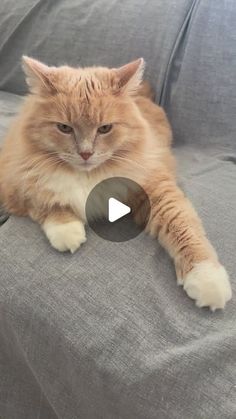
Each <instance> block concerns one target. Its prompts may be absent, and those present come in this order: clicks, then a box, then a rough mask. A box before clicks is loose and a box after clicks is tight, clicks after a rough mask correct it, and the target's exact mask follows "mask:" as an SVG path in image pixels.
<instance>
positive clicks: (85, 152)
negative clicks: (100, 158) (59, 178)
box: [79, 151, 93, 160]
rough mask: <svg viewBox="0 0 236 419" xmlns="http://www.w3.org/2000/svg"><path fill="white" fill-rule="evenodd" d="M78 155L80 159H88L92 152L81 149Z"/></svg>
mask: <svg viewBox="0 0 236 419" xmlns="http://www.w3.org/2000/svg"><path fill="white" fill-rule="evenodd" d="M79 155H80V156H81V157H82V159H84V160H88V159H89V157H91V156H92V155H93V153H91V152H90V151H83V152H81V153H79Z"/></svg>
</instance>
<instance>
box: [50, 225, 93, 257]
mask: <svg viewBox="0 0 236 419" xmlns="http://www.w3.org/2000/svg"><path fill="white" fill-rule="evenodd" d="M43 229H44V231H45V233H46V236H47V238H48V240H49V241H50V243H51V245H52V247H54V248H55V249H57V250H59V252H66V251H68V250H69V251H70V252H71V253H74V252H75V251H76V250H77V249H78V248H79V247H80V245H81V244H82V243H84V242H85V241H86V234H85V229H84V225H83V223H81V222H80V221H71V222H69V223H65V224H56V223H52V222H48V223H45V224H44V226H43Z"/></svg>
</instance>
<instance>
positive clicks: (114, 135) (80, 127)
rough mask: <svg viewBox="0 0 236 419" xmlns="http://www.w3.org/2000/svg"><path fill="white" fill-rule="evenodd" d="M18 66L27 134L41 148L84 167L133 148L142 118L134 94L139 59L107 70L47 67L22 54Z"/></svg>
mask: <svg viewBox="0 0 236 419" xmlns="http://www.w3.org/2000/svg"><path fill="white" fill-rule="evenodd" d="M23 68H24V71H25V74H26V81H27V83H28V85H29V88H30V92H31V95H30V99H29V104H30V106H29V108H30V109H29V110H28V119H27V121H26V125H25V126H26V129H27V134H28V135H27V137H28V138H29V139H30V141H32V142H33V143H34V145H35V146H36V147H38V148H39V149H40V150H43V151H44V152H46V153H48V155H50V156H59V158H60V159H61V160H62V161H66V162H67V163H69V164H70V165H71V166H73V167H75V168H77V169H78V170H88V171H89V170H92V169H94V168H96V167H98V166H101V165H103V164H109V163H111V162H119V161H120V160H121V159H125V158H127V156H128V154H129V153H130V152H132V150H134V149H135V148H136V147H138V142H139V141H141V137H142V117H141V115H140V112H139V110H138V107H137V106H136V104H135V101H134V96H135V95H136V94H137V91H138V89H139V86H140V83H141V81H142V75H143V70H144V60H143V59H142V58H141V59H138V60H136V61H133V62H131V63H129V64H127V65H124V66H123V67H120V68H117V69H108V68H103V67H91V68H71V67H68V66H62V67H48V66H47V65H45V64H43V63H41V62H39V61H37V60H34V59H32V58H29V57H23ZM119 159H120V160H119Z"/></svg>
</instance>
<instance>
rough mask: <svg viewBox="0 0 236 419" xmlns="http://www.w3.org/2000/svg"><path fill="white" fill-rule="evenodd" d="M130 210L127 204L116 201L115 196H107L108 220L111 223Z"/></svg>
mask: <svg viewBox="0 0 236 419" xmlns="http://www.w3.org/2000/svg"><path fill="white" fill-rule="evenodd" d="M130 212H131V208H130V207H128V205H125V204H123V203H122V202H120V201H118V200H117V199H115V198H109V201H108V220H109V221H110V222H111V223H114V221H116V220H119V219H120V218H122V217H124V216H125V215H127V214H129V213H130Z"/></svg>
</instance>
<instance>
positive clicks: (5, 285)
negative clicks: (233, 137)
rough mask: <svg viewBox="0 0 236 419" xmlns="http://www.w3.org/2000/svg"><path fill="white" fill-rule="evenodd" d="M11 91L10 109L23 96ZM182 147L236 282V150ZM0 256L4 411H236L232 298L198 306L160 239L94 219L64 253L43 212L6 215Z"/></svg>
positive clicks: (114, 414) (178, 416) (116, 415)
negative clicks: (218, 307) (105, 228)
mask: <svg viewBox="0 0 236 419" xmlns="http://www.w3.org/2000/svg"><path fill="white" fill-rule="evenodd" d="M4 99H5V101H6V104H5V109H13V108H14V106H15V104H18V101H17V100H16V98H15V96H13V97H12V99H11V95H8V96H6V95H5V97H4ZM7 102H8V104H7ZM3 125H4V123H3ZM175 152H176V154H177V156H178V162H179V169H180V183H181V185H182V186H183V188H184V189H185V191H186V192H187V194H188V196H189V197H190V198H191V199H192V201H193V203H194V204H195V206H196V208H197V209H198V210H199V213H200V216H201V217H202V219H203V222H204V225H205V227H206V230H207V232H208V234H209V237H210V238H211V240H212V242H213V244H214V245H215V247H216V249H217V251H218V253H219V256H220V259H221V261H222V262H223V263H224V264H225V265H226V267H227V269H228V271H229V274H230V276H231V279H232V284H233V292H234V293H235V292H236V289H235V288H236V282H235V277H236V275H235V274H236V271H235V257H234V255H235V247H236V227H235V222H234V221H235V202H236V190H235V182H236V172H235V165H234V161H235V160H234V159H235V157H236V156H235V155H234V154H233V153H232V152H230V153H229V152H228V151H222V149H221V148H220V149H217V147H210V148H209V149H208V150H207V151H205V150H204V151H201V150H200V149H199V148H194V147H193V146H191V147H190V146H184V147H182V146H181V147H178V148H177V149H176V150H175ZM226 185H227V187H226ZM0 260H1V268H0V272H1V281H0V316H1V322H0V354H1V357H0V359H1V361H0V376H1V380H0V416H2V417H3V418H6V419H32V418H35V417H37V418H39V419H55V418H58V419H72V418H73V419H75V418H76V419H77V418H83V419H95V418H96V419H97V418H102V419H144V418H145V419H146V418H148V419H157V418H161V419H165V418H166V419H173V418H175V419H185V418H186V419H196V418H197V419H200V418H202V419H206V418H207V419H230V418H232V419H233V418H235V415H236V405H235V397H236V387H235V376H236V350H235V348H236V331H235V321H236V308H235V304H234V301H231V302H230V303H229V304H228V306H227V309H226V310H225V311H224V312H216V313H214V314H213V313H209V312H208V310H203V309H202V310H199V309H197V308H196V307H195V306H194V303H193V302H192V301H191V300H190V299H189V298H188V297H187V296H186V295H185V294H184V292H183V290H182V289H181V288H179V287H177V285H176V279H175V273H174V268H173V265H172V263H171V261H170V259H169V257H168V255H167V254H166V252H165V251H164V250H163V249H162V248H161V247H160V245H159V244H158V243H157V242H156V241H155V240H152V239H151V238H150V237H147V236H145V235H141V236H139V237H137V238H136V239H135V240H132V241H129V242H125V243H122V244H119V243H110V242H106V241H103V240H102V239H100V238H98V237H97V236H96V235H95V234H94V233H93V232H92V231H88V241H87V242H86V244H85V245H84V246H83V247H82V248H81V250H80V251H79V252H78V253H76V254H74V255H73V256H72V255H70V254H59V253H57V252H56V251H54V250H53V249H52V248H51V247H50V246H49V244H48V242H47V240H46V238H45V237H44V235H43V233H42V232H41V230H40V228H39V227H38V226H37V225H36V224H34V223H33V222H31V221H30V220H28V219H20V218H15V217H11V218H10V219H9V220H8V221H7V222H6V223H5V224H4V225H3V226H2V227H1V228H0Z"/></svg>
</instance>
